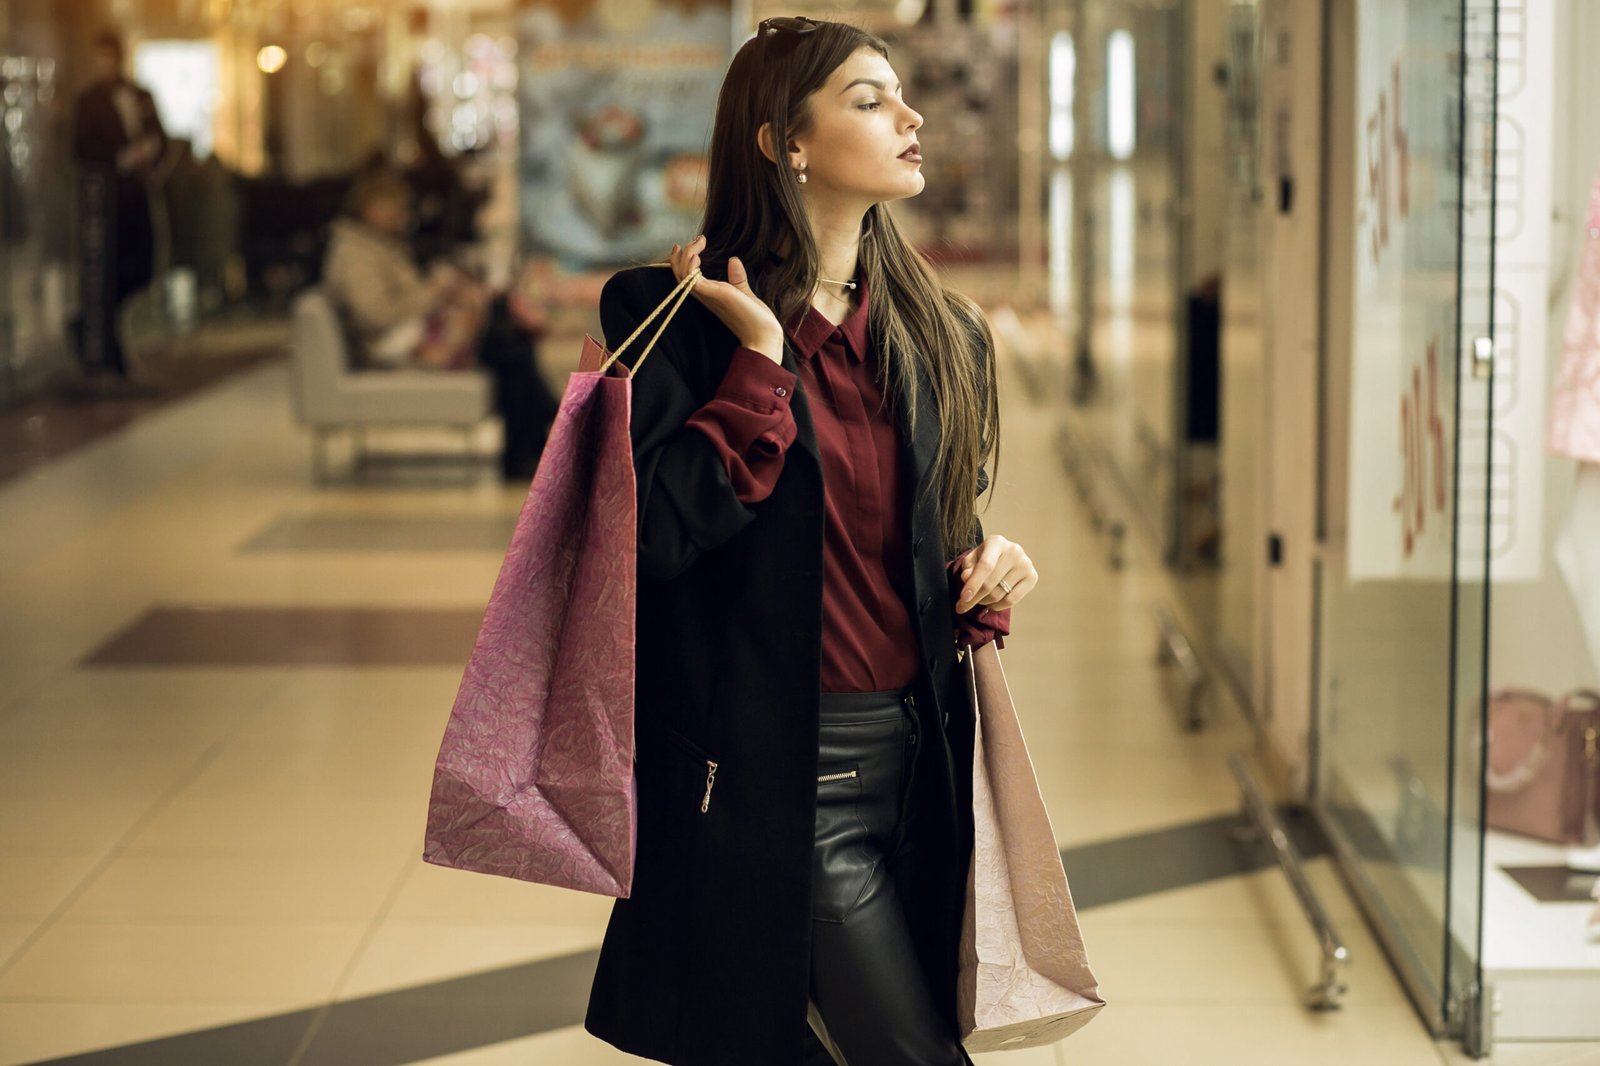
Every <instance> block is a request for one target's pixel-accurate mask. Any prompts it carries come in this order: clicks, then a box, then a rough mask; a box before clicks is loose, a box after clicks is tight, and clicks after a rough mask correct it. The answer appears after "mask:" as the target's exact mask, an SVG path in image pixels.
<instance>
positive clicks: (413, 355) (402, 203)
mask: <svg viewBox="0 0 1600 1066" xmlns="http://www.w3.org/2000/svg"><path fill="white" fill-rule="evenodd" d="M345 208H346V217H344V218H340V219H337V220H335V221H334V223H333V232H332V235H331V237H330V238H329V240H328V250H327V253H326V254H325V256H324V260H323V268H322V284H323V287H324V288H325V289H326V290H327V292H328V296H329V298H330V299H331V300H332V301H333V304H334V306H335V307H337V308H338V309H339V311H340V314H341V316H342V317H343V319H344V321H345V324H346V326H347V327H349V329H350V332H351V334H352V335H353V336H352V340H353V341H354V345H353V347H354V350H355V362H356V365H357V367H358V368H360V369H365V370H394V369H402V368H407V367H413V368H422V369H431V370H462V369H468V368H470V367H473V366H475V365H479V364H482V365H483V366H485V367H487V368H488V369H489V370H490V371H491V372H493V374H494V378H495V403H496V407H497V408H498V410H499V411H500V414H501V418H502V419H503V421H504V425H505V443H504V447H503V449H502V451H501V464H500V465H501V473H502V475H503V476H504V477H505V478H506V479H507V480H513V481H526V480H528V479H530V478H532V477H533V471H534V468H535V467H536V466H537V465H538V460H539V455H540V453H541V452H542V451H543V450H544V441H545V438H546V437H547V436H548V435H549V430H550V422H551V420H552V419H553V418H554V417H555V409H556V400H555V398H554V397H553V396H551V395H550V390H549V388H548V387H547V386H546V385H545V383H544V380H543V378H541V377H540V376H539V371H538V365H537V360H536V356H535V345H534V339H533V337H532V335H531V334H528V333H525V332H521V331H519V330H517V329H516V328H514V326H512V324H511V318H510V314H509V312H508V310H507V308H506V303H505V299H504V298H503V297H494V298H491V294H490V293H489V292H488V290H486V289H485V288H484V287H483V286H482V285H480V284H479V283H478V282H477V281H475V280H473V279H472V278H471V277H469V276H468V275H467V274H466V273H464V272H463V271H461V270H459V269H457V268H455V267H453V266H450V265H449V264H447V263H444V262H436V263H435V264H434V265H433V267H432V268H431V270H430V272H429V273H428V274H427V275H426V276H424V275H423V273H422V272H421V271H419V270H418V269H417V266H416V263H415V262H414V261H413V259H412V255H411V245H410V244H409V242H408V241H407V240H406V237H407V235H408V234H409V233H410V231H411V227H412V195H411V186H410V185H409V184H408V183H407V182H406V180H405V178H403V177H402V176H401V175H400V174H399V173H397V172H395V171H393V170H390V169H388V168H385V167H379V168H377V169H374V170H370V171H368V172H366V173H364V174H362V175H361V176H360V177H358V178H357V179H356V181H355V184H354V185H352V186H351V189H350V193H349V196H348V197H347V198H346V202H345Z"/></svg>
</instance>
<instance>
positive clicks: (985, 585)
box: [956, 534, 1039, 614]
mask: <svg viewBox="0 0 1600 1066" xmlns="http://www.w3.org/2000/svg"><path fill="white" fill-rule="evenodd" d="M961 581H962V585H961V595H960V598H958V599H957V600H956V613H957V614H965V613H966V612H968V611H970V610H972V608H973V607H975V606H977V605H978V604H983V605H984V606H986V607H989V608H992V609H993V610H996V611H1004V610H1006V609H1007V608H1010V607H1015V606H1016V605H1017V604H1018V603H1020V602H1022V597H1024V596H1026V595H1027V594H1028V593H1029V592H1032V591H1033V587H1034V586H1035V585H1037V584H1038V583H1039V571H1037V570H1035V569H1034V568H1033V560H1032V559H1029V558H1028V553H1027V552H1025V551H1023V550H1022V545H1020V544H1017V543H1016V542H1014V541H1009V540H1007V539H1006V538H1004V537H1002V536H999V535H998V534H997V535H995V536H992V537H990V538H988V539H987V540H985V541H984V542H983V543H982V544H980V545H978V546H977V547H976V548H973V549H972V550H971V551H969V552H967V554H966V555H964V556H963V557H962V561H961ZM1002 581H1004V582H1005V583H1006V585H1008V586H1010V591H1009V592H1008V591H1006V589H1004V588H1002V587H1001V585H1000V583H1001V582H1002Z"/></svg>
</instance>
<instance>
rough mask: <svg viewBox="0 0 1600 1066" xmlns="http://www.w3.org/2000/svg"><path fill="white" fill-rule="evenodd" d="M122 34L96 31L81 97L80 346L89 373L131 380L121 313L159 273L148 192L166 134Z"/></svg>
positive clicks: (77, 145)
mask: <svg viewBox="0 0 1600 1066" xmlns="http://www.w3.org/2000/svg"><path fill="white" fill-rule="evenodd" d="M126 63H127V57H126V54H125V50H124V47H123V43H122V38H121V37H120V36H119V35H118V34H117V33H116V32H114V31H111V30H107V31H105V32H103V33H101V34H100V35H99V36H98V37H96V38H95V46H94V73H95V81H94V83H93V84H92V85H90V86H89V88H87V89H85V90H84V92H83V93H82V95H80V96H79V97H78V104H77V108H76V112H75V121H74V130H73V146H74V150H75V153H76V155H77V159H78V164H79V183H80V196H79V203H80V205H81V207H80V209H81V216H80V225H79V232H80V245H81V255H82V259H83V261H82V264H81V273H80V277H81V284H82V292H81V295H80V301H81V302H80V318H79V322H78V327H77V332H78V341H79V343H78V353H79V359H80V361H81V363H82V365H83V368H84V372H85V373H86V374H88V375H90V376H95V375H99V374H106V375H110V376H111V377H113V378H114V379H122V380H126V379H127V377H128V363H127V358H126V355H125V354H124V352H123V350H122V343H121V340H120V338H119V337H118V335H117V313H118V311H119V309H120V308H121V307H122V304H123V302H124V301H125V300H127V299H128V297H130V296H132V295H133V294H134V293H136V292H138V291H139V290H140V289H142V288H144V287H145V286H146V285H148V284H150V281H151V279H152V278H153V277H154V273H155V250H156V241H155V226H154V224H153V222H152V217H151V210H150V197H151V196H152V195H153V194H154V191H155V190H154V189H153V184H154V182H155V180H156V176H157V174H158V172H159V171H158V165H159V163H160V162H161V159H162V156H163V154H164V153H165V152H166V148H167V135H166V132H165V131H164V130H163V129H162V128H161V118H160V116H159V115H157V113H156V103H155V98H154V97H152V96H151V95H150V94H149V93H148V92H146V91H145V90H144V89H142V88H140V87H139V86H138V85H136V84H134V83H133V82H132V81H131V80H130V79H129V78H128V76H127V74H126V71H125V67H126Z"/></svg>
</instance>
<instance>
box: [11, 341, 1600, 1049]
mask: <svg viewBox="0 0 1600 1066" xmlns="http://www.w3.org/2000/svg"><path fill="white" fill-rule="evenodd" d="M285 377H286V375H285V369H284V367H283V365H281V364H272V365H267V366H264V367H261V368H258V369H253V370H247V371H244V372H242V373H240V374H238V375H236V376H234V377H232V378H230V379H228V380H226V381H224V382H223V383H221V384H219V385H216V386H214V387H212V388H211V389H209V390H207V391H204V392H201V393H199V394H197V395H195V396H193V397H192V398H191V399H188V400H185V401H182V402H179V403H175V404H173V405H171V406H169V407H166V408H164V409H162V410H160V411H158V412H156V413H154V414H151V415H149V416H147V417H145V418H143V419H141V420H140V421H138V422H136V423H135V424H133V425H132V426H130V427H129V428H127V429H126V430H124V431H122V432H120V433H118V434H116V435H113V436H110V437H107V438H105V439H102V440H99V441H97V442H95V443H92V444H89V445H87V446H84V447H82V448H81V449H79V450H76V451H73V452H71V453H69V454H67V455H65V456H63V457H61V458H59V459H57V460H55V461H53V462H50V463H48V464H46V465H41V466H39V467H37V468H36V469H33V470H31V471H29V472H28V474H27V475H25V476H22V477H18V478H15V479H13V480H11V481H9V482H7V483H5V484H4V485H0V605H3V610H0V674H3V675H4V676H5V677H6V679H7V683H6V685H5V687H4V690H3V692H0V802H3V805H4V810H5V817H4V818H3V819H0V852H3V853H4V855H5V857H6V859H5V861H4V863H0V1062H3V1063H5V1064H8V1066H10V1064H20V1063H32V1062H38V1061H48V1060H54V1059H57V1058H61V1057H66V1056H70V1055H79V1057H75V1058H72V1059H70V1061H73V1062H82V1063H86V1064H96V1066H119V1064H133V1063H165V1064H180V1063H206V1064H216V1066H235V1064H245V1063H261V1064H298V1066H311V1064H326V1066H384V1064H396V1066H398V1064H400V1063H420V1062H429V1063H453V1064H462V1066H465V1064H474V1066H487V1064H490V1063H494V1064H506V1066H511V1064H519V1066H521V1064H540V1066H543V1064H549V1066H590V1064H596V1066H598V1064H602V1063H605V1064H611V1063H622V1062H625V1061H641V1060H635V1059H631V1058H629V1057H627V1056H624V1055H621V1054H620V1053H617V1052H615V1051H613V1050H612V1049H610V1048H608V1047H607V1046H605V1045H603V1044H601V1043H599V1042H598V1041H596V1040H594V1039H593V1038H591V1037H589V1036H588V1035H587V1034H586V1033H584V1032H583V1031H582V1029H581V1028H580V1026H579V1023H580V1022H581V1018H582V1011H583V1007H584V1003H585V999H586V995H587V991H588V978H589V974H590V973H591V971H592V967H593V958H594V951H595V949H596V948H597V947H598V945H599V942H600V937H601V934H602V932H603V928H604V922H605V918H606V915H607V913H608V902H607V901H606V900H604V899H602V898H599V897H593V896H585V895H580V894H578V893H574V892H568V891H561V890H557V889H551V888H546V887H543V886H536V885H530V884H524V883H519V882H513V881H509V880H501V879H497V878H490V877H484V876H479V875H473V874H467V873H461V872H458V871H453V870H445V869H439V868H436V867H432V866H428V865H425V864H424V863H423V862H422V861H421V860H420V858H419V854H420V849H421V831H422V822H423V814H424V811H425V808H426V803H427V791H428V782H429V774H430V771H431V767H432V760H433V757H434V755H435V753H436V751H437V747H438V743H439V737H440V734H441V731H442V729H443V725H444V721H445V718H446V716H447V714H448V712H449V708H450V704H451V700H452V697H453V695H454V691H455V686H456V684H457V682H458V681H459V678H460V672H461V664H462V662H463V660H464V656H465V654H466V652H467V650H468V649H469V648H470V645H471V642H472V637H473V633H474V631H475V627H476V624H477V621H478V618H479V614H480V612H481V610H482V605H483V603H484V600H485V598H486V596H487V594H488V590H489V587H490V584H491V582H492V581H493V578H494V575H495V572H496V569H497V567H498V564H499V561H500V556H501V553H502V551H503V549H504V545H505V542H506V539H507V536H508V533H509V530H510V526H511V522H512V520H513V518H514V516H515V513H516V510H517V508H518V506H519V504H520V502H521V496H522V494H521V492H520V491H518V490H517V489H515V488H513V487H508V488H501V487H499V486H498V484H492V483H491V482H490V481H489V480H487V479H486V478H485V479H483V480H481V481H480V482H477V483H473V484H465V485H463V484H455V485H452V484H449V483H448V482H449V479H450V478H452V477H456V476H457V473H458V472H453V471H449V470H446V471H445V472H444V473H443V474H442V475H440V474H439V472H438V471H431V472H424V474H423V475H422V478H423V479H422V480H419V479H418V477H417V475H415V474H414V473H412V474H410V475H408V474H406V473H405V472H404V471H402V472H400V473H399V474H398V475H394V476H391V477H390V478H389V479H388V482H387V483H385V481H384V480H383V479H381V478H380V479H378V480H377V481H375V482H372V483H368V484H362V485H357V486H343V487H333V488H321V489H319V488H315V487H313V485H312V484H311V482H310V477H309V466H308V446H307V440H306V438H305V436H304V435H303V433H302V432H301V431H299V430H297V429H296V428H295V427H293V426H292V424H291V422H290V419H289V414H288V410H287V407H286V403H285V389H286V380H285ZM1002 381H1003V385H1004V395H1003V424H1004V426H1005V437H1004V441H1003V449H1004V450H1003V455H1002V465H1001V471H1000V478H999V482H998V487H997V491H996V493H995V496H994V503H993V506H992V508H991V509H990V510H989V512H988V513H987V514H986V516H985V518H986V522H987V524H988V527H989V528H990V529H991V530H992V531H996V532H1001V531H1003V532H1004V533H1005V534H1006V535H1008V536H1010V537H1013V538H1014V539H1016V540H1017V541H1019V542H1020V543H1022V544H1024V545H1025V546H1026V547H1027V548H1028V549H1029V550H1030V552H1031V553H1032V555H1033V557H1034V559H1035V560H1036V562H1037V565H1038V568H1039V571H1040V573H1041V575H1042V576H1041V582H1040V586H1039V589H1038V592H1037V594H1036V595H1035V596H1033V597H1032V598H1031V599H1030V600H1029V601H1028V603H1027V604H1026V606H1025V608H1022V609H1019V610H1018V611H1017V612H1016V617H1015V629H1014V636H1013V637H1012V638H1011V639H1010V641H1008V645H1007V649H1006V652H1005V661H1006V666H1007V669H1008V672H1009V676H1010V680H1011V683H1012V686H1013V689H1014V692H1015V694H1016V699H1017V704H1018V707H1019V711H1020V713H1021V715H1022V717H1023V725H1024V728H1025V729H1026V730H1027V734H1028V738H1029V742H1030V744H1031V747H1032V752H1033V757H1034V759H1035V761H1036V764H1037V767H1038V772H1039V777H1040V780H1041V783H1042V785H1043V789H1044V794H1045V797H1046V800H1047V802H1048V804H1049V807H1050V811H1051V814H1052V817H1053V820H1054V825H1055V830H1056V834H1057V837H1058V839H1059V842H1060V844H1061V847H1062V848H1063V850H1064V854H1065V857H1066V866H1067V871H1068V874H1069V876H1070V877H1071V878H1072V883H1073V885H1074V890H1075V892H1076V894H1077V896H1078V900H1079V904H1080V906H1081V907H1082V908H1083V910H1082V919H1083V924H1084V929H1085V935H1086V939H1087V943H1088V946H1089V949H1090V952H1091V957H1092V961H1093V963H1094V965H1095V968H1096V971H1097V975H1098V976H1099V977H1100V980H1101V985H1102V991H1103V993H1104V995H1105V996H1106V998H1107V999H1108V1000H1109V1002H1110V1004H1111V1005H1110V1006H1109V1007H1108V1008H1106V1010H1105V1011H1104V1012H1103V1013H1102V1015H1101V1017H1099V1018H1098V1019H1096V1020H1095V1021H1094V1022H1093V1024H1091V1025H1090V1026H1088V1027H1087V1028H1086V1029H1084V1030H1083V1031H1082V1032H1081V1033H1079V1034H1077V1035H1075V1036H1073V1037H1072V1038H1071V1039H1069V1040H1068V1041H1067V1042H1065V1043H1063V1044H1059V1045H1056V1046H1055V1047H1054V1048H1046V1049H1041V1050H1035V1051H1028V1052H1013V1053H1008V1054H994V1055H989V1056H982V1057H980V1060H979V1061H980V1063H984V1064H993V1066H1000V1064H1003V1063H1012V1064H1014V1066H1047V1064H1061V1066H1065V1064H1068V1063H1079V1064H1086V1066H1087V1064H1095V1066H1143V1064H1152V1066H1153V1064H1160V1063H1183V1064H1185V1066H1209V1064H1216V1066H1245V1064H1251V1066H1253V1064H1260V1066H1286V1064H1293V1066H1350V1064H1357V1066H1379V1064H1381V1066H1432V1064H1434V1063H1440V1062H1446V1063H1454V1062H1460V1061H1465V1060H1463V1059H1461V1058H1460V1055H1459V1052H1456V1051H1452V1050H1449V1049H1448V1048H1447V1046H1446V1045H1443V1044H1439V1045H1436V1044H1435V1043H1434V1041H1433V1040H1432V1039H1431V1038H1430V1037H1429V1036H1428V1034H1427V1033H1426V1032H1425V1031H1424V1029H1423V1027H1422V1026H1421V1025H1420V1024H1419V1022H1418V1020H1417V1018H1416V1015H1415V1013H1414V1011H1413V1009H1412V1008H1411V1006H1410V1005H1409V1004H1408V1002H1407V1001H1406V998H1405V996H1404V994H1403V993H1402V991H1401V989H1400V987H1399V984H1398V982H1397V980H1396V978H1395V976H1394V975H1393V973H1392V972H1391V970H1390V968H1389V966H1388V964H1387V963H1386V962H1385V960H1384V957H1383V955H1382V954H1381V952H1380V951H1379V949H1378V947H1377V945H1376V944H1375V943H1374V941H1373V939H1372V937H1371V936H1370V935H1369V933H1368V931H1367V929H1366V927H1365V926H1364V924H1363V922H1362V920H1361V919H1360V917H1359V916H1358V914H1357V912H1356V911H1355V909H1354V908H1353V906H1352V905H1351V904H1350V903H1349V902H1348V901H1347V898H1346V896H1345V893H1344V891H1343V890H1342V888H1341V886H1340V881H1339V878H1338V877H1337V875H1336V873H1335V872H1334V870H1333V868H1332V867H1331V865H1330V860H1329V859H1327V858H1326V857H1313V858H1311V859H1310V861H1309V864H1308V869H1309V871H1310V876H1311V878H1312V880H1313V882H1314V884H1315V886H1316V887H1317V890H1318V892H1319V893H1320V894H1321V897H1322V899H1323V900H1324V902H1325V903H1326V905H1327V906H1328V907H1329V910H1330V914H1331V917H1332V918H1333V920H1334V922H1335V924H1336V926H1337V928H1338V930H1339V932H1340V933H1342V934H1343V936H1344V937H1345V938H1346V940H1347V943H1348V945H1349V948H1350V953H1351V964H1350V967H1349V969H1348V986H1349V993H1348V996H1347V997H1346V1000H1345V1006H1344V1009H1343V1010H1341V1011H1338V1012H1336V1013H1331V1014H1313V1013H1310V1012H1308V1011H1307V1010H1306V1009H1305V1008H1304V1007H1303V1006H1302V1000H1303V998H1304V996H1305V993H1306V991H1307V989H1308V988H1309V986H1310V984H1311V983H1312V982H1313V980H1314V978H1315V976H1316V973H1317V966H1318V962H1319V956H1318V952H1317V946H1316V943H1315V940H1314V939H1313V937H1312V934H1311V932H1310V927H1309V926H1308V925H1307V924H1306V921H1305V918H1304V917H1303V916H1302V914H1301V912H1300V909H1299V907H1298V904H1297V903H1296V901H1295V899H1294V897H1293V895H1292V893H1291V892H1290V890H1289V888H1288V882H1287V881H1286V880H1285V878H1284V876H1283V874H1282V873H1280V872H1279V870H1278V869H1277V867H1276V866H1275V865H1273V864H1272V862H1271V858H1270V856H1269V855H1268V854H1267V853H1266V852H1265V851H1263V850H1261V849H1260V848H1259V847H1249V846H1245V847H1236V846H1235V845H1234V844H1233V843H1232V842H1231V840H1230V829H1231V828H1232V827H1233V826H1234V825H1235V824H1237V811H1238V808H1239V795H1238V791H1237V788H1236V786H1235V785H1234V782H1233V780H1232V778H1231V776H1230V775H1229V773H1228V770H1227V767H1226V764H1225V757H1226V756H1227V755H1228V753H1230V752H1231V751H1234V750H1236V749H1239V748H1241V747H1244V746H1247V745H1248V743H1249V740H1248V733H1247V731H1246V730H1245V728H1244V727H1243V724H1242V723H1241V722H1240V721H1239V719H1238V718H1237V716H1236V714H1235V713H1234V712H1233V711H1231V710H1229V709H1228V708H1227V707H1226V706H1225V705H1218V706H1217V707H1215V708H1213V709H1212V710H1211V714H1212V716H1213V722H1212V724H1211V725H1210V726H1209V727H1208V728H1207V729H1205V730H1204V731H1202V732H1199V733H1187V732H1185V731H1183V730H1182V728H1181V726H1180V723H1179V721H1178V718H1177V716H1176V715H1175V714H1174V713H1173V711H1172V710H1171V709H1170V703H1169V697H1168V695H1167V694H1166V693H1165V692H1164V690H1163V687H1162V681H1161V677H1160V674H1159V672H1158V669H1157V667H1156V665H1155V662H1154V655H1153V652H1154V650H1155V647H1156V629H1155V626H1154V623H1153V620H1152V616H1151V606H1152V604H1153V603H1155V602H1157V601H1158V600H1159V599H1163V598H1165V595H1166V594H1165V590H1164V589H1163V588H1162V582H1163V581H1164V580H1165V579H1164V578H1163V575H1162V572H1161V570H1160V569H1159V568H1157V567H1155V566H1153V565H1152V564H1151V561H1150V559H1149V558H1148V555H1147V552H1146V551H1145V550H1144V549H1143V548H1142V547H1141V546H1140V543H1139V541H1138V540H1137V539H1135V540H1133V541H1130V545H1129V551H1128V553H1127V554H1128V561H1127V565H1126V567H1125V569H1123V570H1121V571H1113V570H1111V569H1110V568H1109V567H1108V566H1107V564H1106V562H1105V559H1106V551H1105V541H1104V540H1103V539H1102V538H1099V537H1097V536H1096V534H1095V533H1094V532H1093V531H1092V529H1091V528H1090V527H1089V524H1088V520H1087V513H1086V511H1085V510H1084V507H1083V505H1082V504H1081V503H1080V501H1079V500H1078V498H1077V496H1076V495H1075V493H1074V492H1073V490H1072V489H1071V487H1070V483H1069V482H1068V480H1067V479H1066V477H1065V475H1064V473H1063V469H1062V466H1061V464H1060V462H1059V460H1058V458H1057V453H1056V450H1055V434H1054V428H1053V426H1054V423H1053V420H1052V419H1051V418H1050V417H1049V408H1048V406H1045V405H1041V404H1040V403H1038V402H1036V401H1034V400H1030V398H1029V396H1028V395H1027V390H1026V389H1025V388H1024V387H1023V385H1022V381H1021V377H1020V375H1018V374H1017V373H1016V372H1015V371H1014V368H1013V367H1011V366H1010V364H1009V363H1008V364H1007V366H1006V368H1005V369H1004V370H1003V371H1002ZM441 479H442V480H443V481H444V483H443V484H441V483H440V481H441ZM1301 839H1302V846H1303V847H1305V848H1307V849H1308V851H1309V852H1311V853H1312V854H1313V855H1314V854H1315V850H1314V849H1315V847H1316V844H1315V840H1314V838H1313V837H1312V836H1310V835H1303V836H1302V838H1301ZM728 1009H729V1010H730V1011H733V1010H737V1009H738V1006H737V1004H729V1007H728ZM94 1049H104V1050H98V1051H97V1052H96V1053H94V1054H80V1053H84V1052H89V1051H91V1050H94ZM1494 1061H1496V1062H1508V1063H1518V1064H1529V1066H1531V1064H1535V1063H1537V1064H1541V1066H1576V1064H1579V1063H1585V1062H1589V1063H1592V1062H1600V1048H1595V1047H1590V1046H1585V1045H1573V1044H1562V1045H1551V1046H1548V1047H1546V1048H1544V1049H1539V1048H1537V1047H1530V1048H1524V1049H1521V1050H1518V1049H1515V1048H1503V1049H1502V1050H1501V1053H1500V1054H1498V1055H1497V1056H1496V1058H1495V1060H1494ZM753 1066H754V1064H753Z"/></svg>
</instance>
